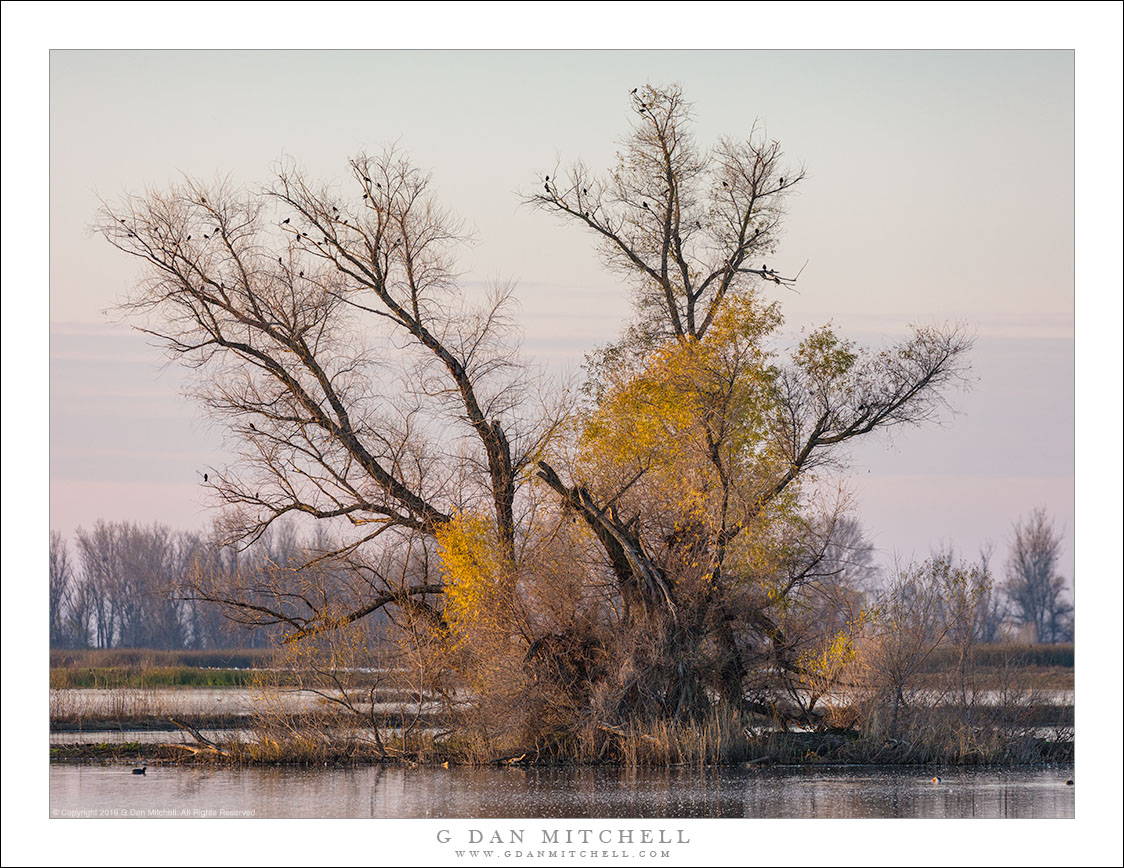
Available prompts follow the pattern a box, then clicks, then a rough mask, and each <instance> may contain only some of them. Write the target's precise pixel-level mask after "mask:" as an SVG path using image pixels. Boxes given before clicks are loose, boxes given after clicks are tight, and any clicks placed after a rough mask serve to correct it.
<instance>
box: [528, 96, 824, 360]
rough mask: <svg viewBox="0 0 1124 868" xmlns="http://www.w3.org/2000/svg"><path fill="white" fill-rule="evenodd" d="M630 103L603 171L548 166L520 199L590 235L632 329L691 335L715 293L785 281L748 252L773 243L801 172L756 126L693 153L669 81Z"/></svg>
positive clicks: (702, 329)
mask: <svg viewBox="0 0 1124 868" xmlns="http://www.w3.org/2000/svg"><path fill="white" fill-rule="evenodd" d="M632 109H633V113H634V115H635V119H634V121H633V128H632V133H631V135H630V136H629V137H628V140H627V142H626V145H625V148H624V151H623V152H622V153H621V154H620V156H619V158H618V162H617V165H616V167H615V168H614V169H613V170H612V171H611V172H610V173H609V174H608V176H606V177H599V176H596V175H594V173H593V172H592V171H591V170H590V169H589V168H588V167H587V166H586V165H585V164H584V163H582V162H580V161H578V162H575V163H574V164H573V165H572V166H571V167H570V168H569V169H568V170H566V171H565V172H564V176H560V175H559V174H558V173H559V169H558V168H555V169H554V172H553V173H551V174H546V175H545V176H544V180H543V186H542V190H541V191H537V192H534V193H533V194H531V195H529V196H528V197H527V201H528V202H529V203H531V204H533V205H535V206H537V207H540V208H542V209H544V210H546V211H549V212H552V213H555V214H557V215H558V216H559V217H561V218H563V219H565V220H567V221H569V222H576V223H578V224H580V225H582V226H584V227H586V228H587V229H588V230H589V231H591V232H592V233H593V234H594V236H595V237H596V238H597V240H598V242H599V245H600V247H601V250H602V253H603V255H604V258H605V261H606V263H607V264H608V265H609V266H610V267H612V268H613V269H614V270H616V271H619V272H620V273H622V274H624V275H625V276H626V277H628V278H629V279H631V280H632V281H633V282H634V285H635V286H636V289H637V294H638V298H637V301H638V307H639V310H640V313H641V316H640V320H639V322H638V323H637V324H636V325H637V327H638V332H637V333H638V334H642V335H644V336H645V337H647V338H649V339H650V338H653V337H664V336H669V335H674V336H676V337H692V338H701V337H702V336H703V335H705V334H706V332H707V331H708V330H709V329H710V327H711V325H712V324H713V322H714V317H715V316H716V315H717V313H718V311H719V309H720V307H721V304H722V300H723V298H725V296H726V294H727V293H729V292H731V291H736V290H737V289H739V288H741V287H744V286H746V285H747V283H748V281H749V280H751V279H754V278H759V279H762V280H767V281H771V282H773V283H775V284H777V285H790V284H791V283H793V282H795V278H794V277H793V276H788V277H784V276H781V275H780V274H778V273H777V271H776V270H775V269H772V268H769V267H768V265H767V263H760V264H758V258H759V257H762V256H764V255H766V254H767V253H772V252H774V251H775V249H776V244H777V241H778V239H779V236H780V225H781V218H782V217H783V215H784V202H785V198H786V197H787V195H788V193H789V192H790V191H791V190H792V189H793V188H794V187H795V186H796V185H797V184H799V183H800V182H801V181H803V180H804V170H803V169H795V168H788V169H786V168H785V166H784V163H783V154H782V152H781V149H780V145H779V144H778V143H777V141H776V140H773V139H769V138H767V136H766V134H765V133H764V132H763V131H762V130H759V129H756V128H755V129H754V130H753V132H752V133H751V134H750V136H749V138H748V139H747V140H745V141H737V140H734V139H723V140H721V141H720V142H719V143H718V145H717V146H716V147H715V148H714V149H713V150H712V151H710V152H708V153H704V152H702V151H700V149H699V147H698V146H697V144H696V143H695V141H694V137H693V136H692V134H691V131H690V117H691V108H690V105H689V104H688V103H687V102H686V100H685V99H684V98H683V93H682V90H681V89H680V88H679V87H678V86H677V85H673V86H671V87H667V88H659V87H654V86H652V85H644V86H643V87H641V88H637V89H636V90H634V91H633V93H632Z"/></svg>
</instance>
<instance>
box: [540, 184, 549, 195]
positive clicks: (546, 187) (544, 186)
mask: <svg viewBox="0 0 1124 868" xmlns="http://www.w3.org/2000/svg"><path fill="white" fill-rule="evenodd" d="M542 188H543V189H544V190H546V192H548V193H549V192H550V184H543V185H542Z"/></svg>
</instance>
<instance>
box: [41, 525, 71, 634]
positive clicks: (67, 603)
mask: <svg viewBox="0 0 1124 868" xmlns="http://www.w3.org/2000/svg"><path fill="white" fill-rule="evenodd" d="M50 546H51V549H50V571H49V573H48V581H49V584H48V586H47V601H48V607H49V608H48V611H49V613H50V622H51V627H50V642H51V647H61V646H64V645H66V644H68V643H69V642H70V641H71V639H72V636H71V635H70V631H69V630H68V629H67V627H68V624H67V618H68V615H69V612H70V610H71V603H72V598H73V596H74V593H75V584H74V571H73V569H72V568H71V564H70V552H69V547H68V546H67V543H66V539H65V538H64V537H63V535H62V534H61V533H59V532H58V531H56V530H52V531H51V543H50Z"/></svg>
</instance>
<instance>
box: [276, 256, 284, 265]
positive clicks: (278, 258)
mask: <svg viewBox="0 0 1124 868" xmlns="http://www.w3.org/2000/svg"><path fill="white" fill-rule="evenodd" d="M277 261H278V262H280V263H281V264H282V265H284V264H285V263H284V262H281V257H280V256H278V257H277Z"/></svg>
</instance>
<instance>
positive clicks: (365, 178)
mask: <svg viewBox="0 0 1124 868" xmlns="http://www.w3.org/2000/svg"><path fill="white" fill-rule="evenodd" d="M363 180H364V181H366V182H367V183H368V184H370V183H371V179H370V178H368V177H367V176H366V175H364V176H363Z"/></svg>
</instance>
